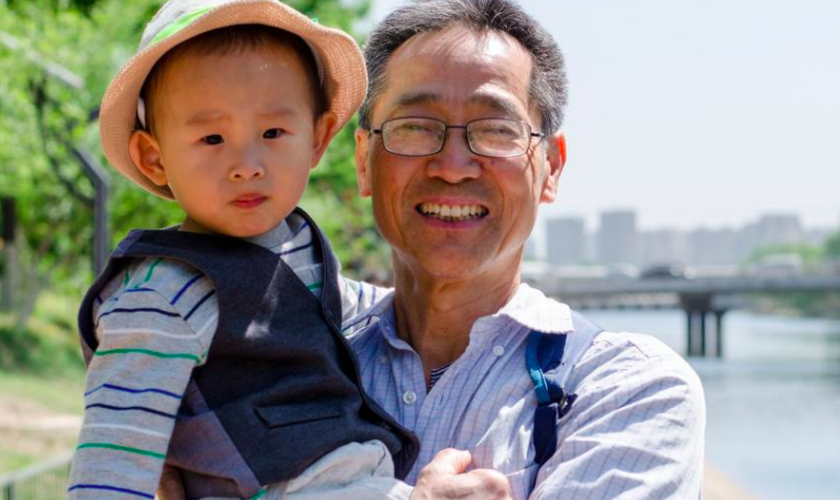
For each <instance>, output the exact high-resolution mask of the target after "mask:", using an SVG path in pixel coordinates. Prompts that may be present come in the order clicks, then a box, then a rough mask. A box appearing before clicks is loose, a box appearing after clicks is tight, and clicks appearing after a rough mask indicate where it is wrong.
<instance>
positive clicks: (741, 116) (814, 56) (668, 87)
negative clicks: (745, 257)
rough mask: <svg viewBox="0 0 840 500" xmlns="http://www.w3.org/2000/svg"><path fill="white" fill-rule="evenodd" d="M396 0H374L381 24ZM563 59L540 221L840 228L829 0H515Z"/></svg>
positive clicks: (835, 65) (839, 28)
mask: <svg viewBox="0 0 840 500" xmlns="http://www.w3.org/2000/svg"><path fill="white" fill-rule="evenodd" d="M403 2H404V0H374V2H373V5H374V8H373V13H372V17H373V20H374V21H375V20H379V19H381V18H382V17H384V16H385V15H386V14H387V13H388V12H390V11H391V10H393V9H394V8H395V7H397V6H399V5H400V4H402V3H403ZM520 4H521V5H522V6H523V7H524V9H525V10H526V11H527V12H529V13H530V14H532V15H533V16H534V17H536V18H537V19H539V20H540V21H541V22H542V23H543V25H544V26H545V27H546V28H547V29H548V30H549V31H550V32H551V33H552V35H553V36H554V37H555V39H556V40H557V42H558V44H559V45H560V47H561V49H562V51H563V54H564V56H565V58H566V65H567V73H568V77H569V82H570V100H569V107H568V109H567V114H566V121H565V123H564V126H563V130H564V132H565V134H566V137H567V141H568V148H569V153H568V161H567V163H566V167H565V169H564V171H563V175H562V177H561V179H560V191H559V196H558V200H557V201H556V202H555V203H554V204H553V205H551V206H546V207H543V209H542V211H541V214H540V217H541V218H542V219H545V218H547V217H554V216H580V217H584V218H585V219H586V220H587V225H588V227H589V228H590V229H595V228H596V226H597V218H598V214H599V213H600V212H602V211H605V210H615V209H634V210H636V211H637V213H638V223H639V226H640V227H641V228H642V229H664V228H673V229H691V228H697V227H707V228H721V227H733V228H738V227H741V226H743V225H744V224H746V223H748V222H751V221H754V220H757V219H758V218H759V217H760V216H761V215H762V214H765V213H794V214H798V215H799V216H800V217H801V219H802V222H803V224H804V225H805V226H806V228H827V229H836V228H839V227H840V2H838V1H836V0H798V1H793V0H737V1H733V0H703V1H700V0H694V1H688V0H634V1H632V2H629V1H626V0H598V1H570V0H562V1H560V0H522V1H520Z"/></svg>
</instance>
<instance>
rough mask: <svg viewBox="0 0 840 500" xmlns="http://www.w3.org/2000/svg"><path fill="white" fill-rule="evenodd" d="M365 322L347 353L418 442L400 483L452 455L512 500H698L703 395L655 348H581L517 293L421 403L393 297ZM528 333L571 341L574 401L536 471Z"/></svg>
mask: <svg viewBox="0 0 840 500" xmlns="http://www.w3.org/2000/svg"><path fill="white" fill-rule="evenodd" d="M369 314H370V316H371V318H372V320H371V324H370V326H368V327H367V328H364V329H362V330H359V331H357V332H356V334H354V335H353V336H352V337H351V342H352V343H353V347H354V350H355V351H356V352H357V354H358V358H359V363H360V365H361V374H362V381H363V385H364V386H365V388H366V389H367V391H368V392H369V393H370V395H371V396H372V397H373V398H374V399H375V400H376V401H377V402H378V403H379V404H380V405H381V406H382V407H383V408H384V409H385V410H386V411H388V412H389V413H390V414H391V415H393V416H394V417H395V418H396V419H397V421H398V422H400V423H401V424H402V425H404V426H405V427H407V428H409V429H411V430H413V431H414V432H415V433H417V435H418V437H419V438H420V443H421V451H420V457H419V459H418V461H417V463H416V464H415V466H414V468H413V469H412V471H411V473H410V475H409V476H408V478H407V482H408V483H410V484H414V483H415V481H416V480H417V474H418V472H419V470H420V469H421V468H422V467H423V466H424V465H426V464H427V463H429V461H431V459H432V458H433V457H434V456H435V454H436V453H437V452H438V451H440V450H442V449H444V448H449V447H453V448H459V449H465V450H468V451H470V452H471V453H472V457H473V466H474V467H475V468H490V469H495V470H497V471H500V472H502V473H503V474H505V475H506V476H507V478H508V479H509V481H510V485H511V489H512V493H513V497H514V498H515V499H517V500H525V499H527V498H530V499H534V500H537V499H558V500H560V499H562V500H580V499H588V500H598V499H616V500H618V499H621V500H642V499H645V500H652V499H680V500H683V499H690V500H695V499H697V498H698V497H699V495H700V487H701V483H702V477H703V449H704V432H705V423H706V411H705V403H704V398H703V388H702V386H701V384H700V380H699V379H698V377H697V375H696V374H695V373H694V371H693V370H692V369H691V368H690V367H689V365H688V364H687V363H686V362H685V361H684V360H683V359H682V358H681V357H680V356H679V355H677V354H676V353H674V352H673V351H672V350H671V349H669V348H668V347H666V346H665V345H664V344H663V343H661V342H660V341H658V340H656V339H654V338H652V337H649V336H645V335H638V334H630V333H615V332H602V333H601V334H600V335H598V336H597V337H596V338H595V340H594V342H589V341H586V340H585V339H583V338H582V336H580V335H579V336H575V332H574V331H573V326H572V319H571V311H570V310H569V308H568V306H566V305H565V304H562V303H559V302H556V301H554V300H552V299H549V298H547V297H545V296H544V295H543V294H542V293H541V292H539V291H538V290H535V289H533V288H530V287H529V286H528V285H525V284H523V285H520V287H519V289H518V291H517V293H516V294H515V296H514V297H513V298H512V299H511V300H510V302H509V303H508V304H507V305H505V306H504V307H503V308H502V309H501V310H500V311H499V312H498V313H496V314H494V315H491V316H486V317H483V318H480V319H479V320H477V321H476V322H475V324H474V325H473V327H472V330H471V332H470V340H469V345H468V346H467V349H466V351H465V352H464V353H463V354H462V355H461V357H460V358H458V359H457V360H456V361H455V362H454V363H452V365H451V366H450V367H449V368H448V369H447V370H446V372H445V373H444V374H443V376H442V377H441V378H440V380H438V382H437V383H436V384H435V385H434V387H433V388H432V389H431V390H430V391H429V392H428V393H427V392H426V382H425V378H424V372H423V367H422V364H421V361H420V358H419V356H418V355H417V353H416V352H415V351H414V350H413V349H412V348H411V346H410V345H408V343H406V342H405V341H403V340H401V339H400V338H399V337H398V336H397V333H396V329H395V318H394V309H393V297H388V298H387V299H385V300H384V301H383V302H381V303H380V304H379V305H377V306H376V307H374V308H373V309H372V310H371V311H370V313H369ZM356 321H359V319H357V320H356ZM364 321H367V320H364ZM531 330H539V331H542V332H548V333H568V335H569V337H568V341H567V347H566V355H565V356H564V367H563V368H561V370H566V373H561V376H564V377H566V379H565V386H566V389H567V390H568V391H570V392H574V393H576V394H577V395H578V399H577V401H576V402H575V404H574V406H573V408H572V410H571V412H570V413H569V414H568V415H567V416H566V417H564V419H563V420H562V422H561V425H560V428H559V430H558V448H557V452H556V453H555V454H554V456H553V457H552V458H551V459H550V460H549V461H548V462H547V463H546V464H545V465H543V466H542V467H541V468H540V467H538V466H537V465H535V464H534V447H533V444H532V442H531V431H532V427H533V416H534V410H535V408H536V404H537V401H536V396H535V394H534V388H533V383H532V382H531V379H530V377H529V375H528V372H527V371H526V364H525V352H524V351H525V344H526V342H525V340H526V338H527V336H528V333H529V332H530V331H531ZM574 360H577V362H574Z"/></svg>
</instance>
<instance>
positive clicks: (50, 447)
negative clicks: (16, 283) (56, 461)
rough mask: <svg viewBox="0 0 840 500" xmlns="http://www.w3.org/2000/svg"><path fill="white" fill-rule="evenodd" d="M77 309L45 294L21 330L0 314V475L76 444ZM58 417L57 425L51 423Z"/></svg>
mask: <svg viewBox="0 0 840 500" xmlns="http://www.w3.org/2000/svg"><path fill="white" fill-rule="evenodd" d="M75 307H76V306H75V304H74V303H73V301H71V300H67V299H64V298H62V297H60V296H58V295H55V294H53V295H50V294H45V295H44V296H43V297H42V298H41V300H39V302H38V305H37V307H36V310H35V314H34V315H33V318H32V319H31V320H30V321H29V322H28V323H27V325H26V328H23V329H18V328H15V326H14V321H13V318H11V317H10V316H8V315H2V314H0V474H2V473H4V472H9V471H13V470H17V469H20V468H23V467H26V466H28V465H31V464H33V463H36V462H39V461H41V460H44V459H48V458H52V457H54V456H56V455H60V454H61V453H63V452H65V451H67V450H71V449H73V447H74V446H75V444H76V439H77V435H78V429H77V428H76V427H74V425H73V422H74V420H75V419H73V418H72V417H73V416H80V415H81V414H82V412H83V410H84V401H83V399H82V394H83V392H84V377H85V374H84V363H83V362H82V358H81V351H80V348H79V342H78V340H77V336H76V332H75V326H74V320H73V317H74V315H75V312H74V309H75ZM57 417H58V418H59V421H60V422H61V423H58V424H56V423H55V422H56V418H57ZM68 417H69V418H68ZM68 422H69V423H68Z"/></svg>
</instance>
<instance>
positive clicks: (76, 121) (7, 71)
mask: <svg viewBox="0 0 840 500" xmlns="http://www.w3.org/2000/svg"><path fill="white" fill-rule="evenodd" d="M162 3H163V0H34V1H33V0H29V1H26V2H23V1H2V0H0V36H3V34H5V35H10V36H11V37H14V40H16V44H17V45H18V47H17V48H15V49H10V48H9V47H8V46H7V45H8V44H2V43H0V95H2V96H3V98H2V99H0V196H3V195H6V196H13V197H15V198H16V200H17V205H18V215H19V227H20V228H21V230H22V234H21V235H20V240H21V241H23V242H24V244H23V245H22V246H23V247H24V248H21V251H20V254H21V260H22V262H21V263H20V267H21V268H24V269H26V270H28V271H31V273H30V276H27V279H28V280H29V281H32V282H34V283H38V284H39V285H40V286H41V287H47V288H50V289H55V290H58V291H61V292H62V293H65V294H66V295H67V296H69V297H72V298H74V299H76V300H77V299H79V298H80V295H81V291H82V290H84V288H85V285H86V283H89V282H90V281H91V279H92V272H91V269H90V262H91V253H92V239H93V224H92V219H93V213H92V203H91V201H92V197H93V194H94V189H93V185H92V183H91V181H90V180H89V179H88V178H87V177H86V176H85V174H84V171H83V169H82V167H81V166H80V164H79V163H78V162H77V161H76V159H75V158H74V157H73V155H72V152H71V149H70V148H71V147H83V148H85V149H87V150H88V151H91V152H92V153H93V154H94V155H95V156H98V157H99V159H100V161H101V162H102V164H103V165H107V162H106V160H105V158H104V157H103V156H102V154H101V150H100V146H99V136H98V123H97V122H95V121H90V120H89V113H90V112H91V110H93V109H95V108H96V107H97V106H98V104H99V101H100V99H101V96H102V95H103V93H104V91H105V88H106V87H107V85H108V82H109V81H110V78H111V77H112V76H113V75H114V74H115V73H116V72H117V70H118V69H119V68H120V66H122V64H123V63H124V62H125V61H126V60H127V59H128V58H130V57H131V55H132V54H133V53H134V51H135V48H136V46H137V43H138V41H139V39H140V34H141V32H142V30H143V28H144V27H145V24H146V22H147V21H148V20H149V19H150V18H151V16H152V15H153V14H154V12H155V11H156V10H157V9H158V8H159V6H160V5H161V4H162ZM288 3H289V4H291V5H292V6H294V7H295V8H297V9H298V10H300V11H301V12H303V13H304V14H306V15H308V16H311V17H315V18H317V19H318V21H319V22H320V23H321V24H323V25H328V26H334V27H339V28H341V29H344V30H345V31H348V32H351V33H352V30H353V28H354V22H355V20H357V19H358V18H359V17H361V16H364V15H365V14H366V13H367V11H368V9H369V1H368V0H361V1H359V2H347V1H344V0H289V2H288ZM358 38H359V37H358V36H357V39H358ZM7 39H8V38H7ZM49 62H57V63H60V64H61V65H62V66H64V67H66V68H67V69H69V70H70V71H72V72H73V73H75V74H76V75H78V76H80V77H81V78H83V79H84V85H83V86H82V88H72V87H71V86H68V85H66V84H64V83H62V82H61V81H59V79H57V78H55V77H53V76H48V74H47V73H46V72H45V71H44V69H43V68H44V66H45V64H46V63H49ZM354 128H355V122H353V123H351V124H349V125H348V126H347V127H346V128H345V129H344V130H343V131H342V132H341V133H339V135H338V136H337V137H336V138H335V140H334V141H333V143H332V145H331V146H330V148H329V149H328V151H327V153H326V155H325V157H324V160H323V161H322V162H321V165H319V167H318V168H316V169H315V170H314V171H313V174H312V180H311V188H310V189H309V191H308V193H307V194H306V196H305V200H304V202H303V205H304V207H305V208H306V209H307V210H309V211H310V212H312V213H313V214H314V216H315V217H316V220H318V222H319V223H321V224H323V226H324V227H325V230H326V232H327V234H328V236H329V237H330V239H331V241H332V243H333V246H334V248H335V250H336V252H337V253H338V255H339V257H340V259H341V260H342V262H343V264H344V266H345V270H349V271H350V274H352V275H355V276H368V275H373V274H376V272H377V271H378V270H381V269H384V268H387V262H388V260H389V259H387V258H386V257H387V250H386V247H385V246H384V245H383V244H382V242H381V240H380V239H379V236H378V234H377V233H376V231H375V230H374V229H373V220H372V216H371V213H370V205H369V202H367V201H365V200H361V199H359V197H358V196H357V195H356V181H355V170H354V167H353V149H354V139H353V129H354ZM109 172H110V173H111V174H112V176H111V198H110V204H109V209H110V222H111V228H112V240H113V241H112V243H113V244H116V242H117V241H119V239H121V238H122V237H123V236H124V235H125V233H126V232H127V231H128V230H130V229H131V228H136V227H141V228H158V227H164V226H168V225H172V224H177V223H179V222H180V221H181V220H182V218H183V214H182V213H181V210H180V208H179V207H178V206H177V205H176V204H175V203H172V202H167V201H164V200H160V199H158V198H156V197H154V196H152V195H150V194H148V193H146V192H145V191H143V190H141V189H138V188H137V187H136V186H134V185H133V184H132V183H131V182H129V181H127V180H126V179H124V178H122V177H121V176H119V175H116V174H115V172H114V171H113V170H110V169H109Z"/></svg>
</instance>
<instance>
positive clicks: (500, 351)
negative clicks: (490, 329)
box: [493, 345, 505, 356]
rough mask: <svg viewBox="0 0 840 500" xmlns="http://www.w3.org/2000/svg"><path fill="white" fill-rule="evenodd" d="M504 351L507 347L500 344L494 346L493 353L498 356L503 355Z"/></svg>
mask: <svg viewBox="0 0 840 500" xmlns="http://www.w3.org/2000/svg"><path fill="white" fill-rule="evenodd" d="M504 353H505V348H504V347H502V346H500V345H497V346H494V347H493V354H495V355H496V356H502V355H503V354H504Z"/></svg>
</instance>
